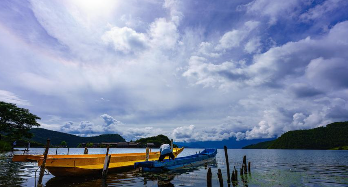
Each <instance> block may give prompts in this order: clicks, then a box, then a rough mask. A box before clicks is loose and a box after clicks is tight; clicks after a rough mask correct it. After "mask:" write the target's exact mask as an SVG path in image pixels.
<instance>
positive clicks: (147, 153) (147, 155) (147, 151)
mask: <svg viewBox="0 0 348 187" xmlns="http://www.w3.org/2000/svg"><path fill="white" fill-rule="evenodd" d="M149 153H150V150H149V147H146V155H145V161H149Z"/></svg>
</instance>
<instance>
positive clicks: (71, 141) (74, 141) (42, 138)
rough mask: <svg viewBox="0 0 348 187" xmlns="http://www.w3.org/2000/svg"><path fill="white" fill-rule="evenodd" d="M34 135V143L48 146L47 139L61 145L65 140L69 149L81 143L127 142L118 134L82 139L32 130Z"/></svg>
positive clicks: (48, 131) (49, 131)
mask: <svg viewBox="0 0 348 187" xmlns="http://www.w3.org/2000/svg"><path fill="white" fill-rule="evenodd" d="M30 132H31V133H33V135H34V136H33V138H32V140H33V141H36V142H40V143H43V144H46V141H47V138H49V139H50V140H51V144H52V145H60V144H61V142H62V141H63V140H64V141H66V143H67V146H68V147H77V146H78V145H79V144H81V143H87V142H91V143H101V142H125V141H126V140H125V139H124V138H123V137H122V136H120V135H118V134H102V135H99V136H92V137H80V136H76V135H72V134H67V133H63V132H57V131H52V130H47V129H42V128H33V129H31V130H30Z"/></svg>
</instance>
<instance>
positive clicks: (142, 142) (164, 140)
mask: <svg viewBox="0 0 348 187" xmlns="http://www.w3.org/2000/svg"><path fill="white" fill-rule="evenodd" d="M135 142H136V143H140V145H141V146H143V147H144V146H146V144H147V143H154V144H155V147H160V146H161V144H162V143H165V144H170V140H169V138H168V137H167V136H165V135H162V134H160V135H158V136H152V137H148V138H140V139H139V140H136V141H135Z"/></svg>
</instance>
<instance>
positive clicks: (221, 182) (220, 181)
mask: <svg viewBox="0 0 348 187" xmlns="http://www.w3.org/2000/svg"><path fill="white" fill-rule="evenodd" d="M217 175H218V178H219V183H220V187H223V186H224V181H223V179H222V173H221V169H218V173H217Z"/></svg>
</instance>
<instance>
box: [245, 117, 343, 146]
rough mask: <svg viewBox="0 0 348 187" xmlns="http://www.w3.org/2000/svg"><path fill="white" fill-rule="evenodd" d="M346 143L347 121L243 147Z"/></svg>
mask: <svg viewBox="0 0 348 187" xmlns="http://www.w3.org/2000/svg"><path fill="white" fill-rule="evenodd" d="M347 145H348V121H346V122H336V123H331V124H329V125H327V126H326V127H318V128H314V129H309V130H296V131H289V132H286V133H284V134H283V135H282V136H281V137H279V138H277V139H276V140H274V141H270V142H262V143H258V144H255V145H250V146H246V147H244V149H333V148H337V149H339V148H340V147H345V146H347Z"/></svg>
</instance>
